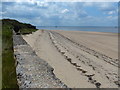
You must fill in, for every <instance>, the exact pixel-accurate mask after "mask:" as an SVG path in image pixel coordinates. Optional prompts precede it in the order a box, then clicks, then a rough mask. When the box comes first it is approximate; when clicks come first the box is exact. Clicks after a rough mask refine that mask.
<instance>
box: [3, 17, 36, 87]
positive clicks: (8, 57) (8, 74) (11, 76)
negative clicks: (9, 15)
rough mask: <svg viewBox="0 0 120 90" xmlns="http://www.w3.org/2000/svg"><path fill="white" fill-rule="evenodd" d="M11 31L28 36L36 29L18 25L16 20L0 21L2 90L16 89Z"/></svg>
mask: <svg viewBox="0 0 120 90" xmlns="http://www.w3.org/2000/svg"><path fill="white" fill-rule="evenodd" d="M12 30H14V31H15V32H16V34H29V33H32V32H33V31H36V30H37V29H36V27H35V26H32V25H30V24H25V23H20V22H18V21H16V20H10V19H3V20H2V46H3V47H2V88H18V85H17V77H16V66H15V59H14V51H13V38H12V35H13V31H12Z"/></svg>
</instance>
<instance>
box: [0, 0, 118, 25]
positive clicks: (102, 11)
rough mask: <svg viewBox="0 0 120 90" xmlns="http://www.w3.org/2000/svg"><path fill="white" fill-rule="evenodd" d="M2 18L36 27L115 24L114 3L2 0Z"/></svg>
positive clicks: (116, 22) (115, 12) (115, 5)
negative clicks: (5, 0) (4, 0)
mask: <svg viewBox="0 0 120 90" xmlns="http://www.w3.org/2000/svg"><path fill="white" fill-rule="evenodd" d="M0 13H1V15H2V17H1V18H11V19H16V20H19V21H21V22H25V23H31V24H33V25H35V26H117V24H118V3H117V2H116V3H115V2H99V3H98V2H94V3H93V2H44V1H42V2H40V1H35V0H31V2H20V1H19V2H2V12H0Z"/></svg>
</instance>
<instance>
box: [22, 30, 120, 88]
mask: <svg viewBox="0 0 120 90" xmlns="http://www.w3.org/2000/svg"><path fill="white" fill-rule="evenodd" d="M22 37H23V38H24V40H25V41H26V42H27V43H28V44H29V45H30V46H31V47H32V49H33V50H35V52H36V54H37V55H38V56H39V57H40V58H41V59H43V60H45V61H46V62H47V63H49V64H50V65H51V66H52V67H53V68H54V71H53V72H54V74H55V75H56V77H57V78H59V79H60V80H61V81H62V82H63V83H64V84H66V85H67V86H68V87H70V88H96V87H97V88H117V87H118V84H119V83H118V35H117V34H116V33H103V32H84V31H62V30H61V31H60V30H52V31H50V30H49V31H48V30H38V31H37V32H34V33H33V34H29V35H23V36H22Z"/></svg>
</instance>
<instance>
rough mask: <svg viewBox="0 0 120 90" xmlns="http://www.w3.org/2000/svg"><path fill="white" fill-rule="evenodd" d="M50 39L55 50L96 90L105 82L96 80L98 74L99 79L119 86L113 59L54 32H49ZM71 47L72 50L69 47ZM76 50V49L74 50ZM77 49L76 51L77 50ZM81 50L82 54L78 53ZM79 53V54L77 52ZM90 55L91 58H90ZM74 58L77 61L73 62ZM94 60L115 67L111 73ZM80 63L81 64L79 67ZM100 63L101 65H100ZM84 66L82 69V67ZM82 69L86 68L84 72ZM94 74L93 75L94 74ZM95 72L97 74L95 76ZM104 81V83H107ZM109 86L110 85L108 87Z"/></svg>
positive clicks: (115, 64)
mask: <svg viewBox="0 0 120 90" xmlns="http://www.w3.org/2000/svg"><path fill="white" fill-rule="evenodd" d="M49 36H50V39H51V40H52V43H53V44H54V45H55V47H56V48H57V50H58V51H59V52H60V53H61V54H62V55H63V56H64V57H65V58H66V59H67V60H68V61H69V62H70V63H71V64H72V65H74V66H75V67H76V69H77V70H79V71H80V72H82V75H84V76H86V77H87V78H88V81H89V82H90V83H92V84H94V85H95V86H96V87H97V88H99V87H100V86H102V85H103V86H104V84H105V82H103V81H104V80H103V81H102V79H101V80H100V79H98V76H99V75H98V74H100V76H101V77H104V78H103V79H107V80H108V82H109V84H111V83H112V84H115V85H116V87H117V85H118V86H119V83H118V80H117V79H118V74H117V72H116V71H117V68H116V67H117V63H116V62H115V61H114V60H115V59H112V58H110V57H107V56H106V55H103V56H102V54H100V53H99V52H96V51H94V50H91V49H89V48H86V47H85V46H83V45H80V44H77V43H75V42H74V41H72V40H70V39H68V38H66V37H64V36H63V35H61V34H59V33H56V32H53V31H52V32H49ZM71 45H72V48H73V47H74V49H72V48H70V46H71ZM75 48H76V49H75ZM77 49H78V50H77ZM80 50H82V51H83V52H84V53H87V54H89V55H87V54H84V53H80V52H81V51H80ZM79 51H80V52H79ZM93 51H94V53H93ZM91 55H92V56H91ZM74 58H76V59H78V61H76V60H74ZM93 59H95V60H98V59H99V61H100V60H102V63H107V64H108V66H112V67H115V68H116V69H114V70H113V71H110V70H109V69H108V68H104V67H103V66H102V65H100V63H99V62H98V63H96V62H95V61H94V60H93ZM81 63H82V64H83V65H82V66H81ZM102 63H101V64H102ZM83 66H84V67H83ZM85 66H88V67H91V68H92V69H91V70H90V69H87V67H85ZM84 68H86V69H85V70H84ZM89 70H90V71H92V73H89V72H88V71H89ZM94 72H95V73H94ZM96 72H97V74H96ZM107 80H106V81H107ZM110 86H111V85H110Z"/></svg>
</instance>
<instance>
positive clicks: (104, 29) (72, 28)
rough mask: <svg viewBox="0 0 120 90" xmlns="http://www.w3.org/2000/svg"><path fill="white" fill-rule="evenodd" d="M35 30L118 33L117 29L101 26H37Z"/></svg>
mask: <svg viewBox="0 0 120 90" xmlns="http://www.w3.org/2000/svg"><path fill="white" fill-rule="evenodd" d="M37 29H46V30H66V31H94V32H111V33H118V27H103V26H37Z"/></svg>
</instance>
